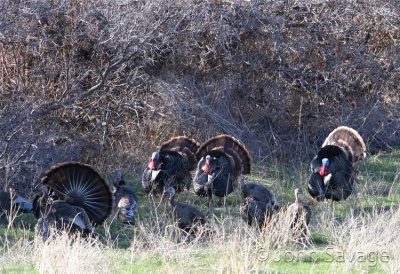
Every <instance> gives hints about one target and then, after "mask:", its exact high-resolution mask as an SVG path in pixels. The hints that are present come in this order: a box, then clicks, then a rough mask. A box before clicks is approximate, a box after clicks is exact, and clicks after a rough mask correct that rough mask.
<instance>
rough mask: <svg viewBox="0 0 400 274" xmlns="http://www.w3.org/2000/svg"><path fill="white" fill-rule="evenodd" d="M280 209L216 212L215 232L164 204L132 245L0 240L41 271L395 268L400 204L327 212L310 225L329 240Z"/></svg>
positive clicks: (10, 258)
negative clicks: (191, 231) (266, 223)
mask: <svg viewBox="0 0 400 274" xmlns="http://www.w3.org/2000/svg"><path fill="white" fill-rule="evenodd" d="M153 213H154V214H156V212H155V211H154V212H153ZM283 214H284V213H280V214H277V215H275V217H274V219H273V220H272V224H273V225H272V224H271V226H270V227H267V228H266V229H265V230H264V231H263V232H260V231H259V230H257V229H255V228H251V227H248V226H247V225H246V224H245V223H244V222H242V221H239V220H238V219H237V217H236V216H231V215H229V214H228V215H225V216H224V217H222V218H217V217H216V216H214V218H212V223H213V226H214V229H215V231H216V232H215V233H214V234H213V235H212V236H208V237H206V236H204V235H202V236H197V237H195V236H192V237H186V236H185V235H184V234H183V232H182V231H179V230H178V229H177V228H175V227H174V226H173V225H171V216H169V212H168V211H167V212H166V211H164V210H161V211H160V210H159V211H158V212H157V215H158V219H157V221H155V220H154V219H153V218H149V219H142V220H141V221H139V222H138V226H137V227H136V228H134V234H133V236H132V238H131V243H130V247H129V248H128V249H127V250H121V249H118V248H117V246H116V244H115V242H113V241H111V240H110V239H107V237H106V238H101V239H99V238H87V239H83V238H81V237H80V236H79V235H75V236H71V235H68V234H67V233H62V234H61V235H58V236H55V237H53V238H51V239H49V240H46V241H43V240H42V239H38V238H35V240H34V241H32V240H31V239H29V237H27V235H25V236H22V237H20V238H19V239H18V240H17V241H14V240H8V239H7V238H5V239H3V242H2V251H1V256H0V262H1V263H2V265H5V266H9V265H21V266H26V265H28V266H32V268H33V269H35V271H38V272H39V273H132V272H149V271H151V272H153V273H176V272H192V271H196V272H208V273H209V272H210V271H212V272H216V273H226V272H230V273H249V272H264V271H272V270H273V269H280V268H281V267H284V268H283V269H287V270H286V272H303V271H306V272H307V269H308V271H310V270H312V269H314V270H315V271H318V272H326V271H330V272H334V273H337V272H342V271H355V272H359V271H366V270H368V269H376V270H379V269H380V270H384V271H387V272H390V273H396V272H397V271H398V264H397V261H396V258H398V257H399V252H398V250H399V242H400V233H398V226H399V222H400V210H395V209H394V208H391V210H389V211H387V212H380V211H379V210H374V211H373V212H372V213H370V214H366V213H365V214H360V215H349V216H348V217H346V218H345V220H343V221H341V222H339V221H337V219H335V218H334V217H333V216H332V215H331V213H326V212H322V213H321V214H320V215H319V216H317V217H316V219H317V220H318V223H317V224H316V225H315V226H313V227H312V228H311V230H312V231H314V232H315V231H318V232H319V233H322V234H323V235H324V236H325V237H326V239H327V245H324V246H320V245H318V244H316V243H314V241H313V240H312V239H309V241H305V242H302V243H299V242H298V241H296V239H294V238H293V237H292V234H291V233H290V232H289V230H288V228H287V224H286V223H285V218H284V215H283ZM152 220H153V221H152ZM129 229H133V228H129ZM120 232H121V231H120ZM291 264H294V266H293V267H294V268H290V265H291ZM296 264H300V265H299V266H298V267H300V268H299V269H298V270H296ZM288 266H289V267H288Z"/></svg>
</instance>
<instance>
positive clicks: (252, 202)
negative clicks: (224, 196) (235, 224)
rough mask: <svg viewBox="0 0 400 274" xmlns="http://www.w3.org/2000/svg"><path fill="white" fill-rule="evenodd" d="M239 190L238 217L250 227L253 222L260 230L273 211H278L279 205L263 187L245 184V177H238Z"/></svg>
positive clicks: (273, 196) (272, 194)
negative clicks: (240, 197)
mask: <svg viewBox="0 0 400 274" xmlns="http://www.w3.org/2000/svg"><path fill="white" fill-rule="evenodd" d="M240 188H241V191H242V197H243V199H244V200H243V201H242V203H241V204H240V215H241V216H242V219H243V220H244V221H246V222H247V224H249V225H250V226H251V225H252V224H253V223H254V222H255V223H256V224H257V225H258V227H259V228H260V229H262V228H263V227H264V226H265V225H266V224H267V223H268V221H269V220H270V219H271V216H272V214H273V212H274V210H278V209H280V207H281V206H280V204H279V202H278V200H277V199H276V197H275V195H274V193H272V192H271V191H270V190H269V189H268V188H266V187H265V186H263V185H259V184H254V183H247V182H246V181H245V177H244V176H241V177H240Z"/></svg>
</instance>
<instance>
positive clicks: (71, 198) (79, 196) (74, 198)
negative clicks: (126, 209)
mask: <svg viewBox="0 0 400 274" xmlns="http://www.w3.org/2000/svg"><path fill="white" fill-rule="evenodd" d="M42 183H43V184H44V186H43V187H42V189H41V195H40V196H36V198H35V200H34V203H33V208H34V213H35V216H36V218H38V219H39V220H38V232H39V234H40V235H47V234H48V228H49V227H52V226H54V225H55V228H56V229H63V228H66V227H71V228H72V230H75V229H77V230H80V231H82V232H90V231H91V230H92V228H93V227H95V226H97V225H100V224H102V223H103V222H104V220H105V219H106V218H107V217H108V216H109V215H110V213H111V210H112V204H113V198H112V193H111V191H110V189H109V187H108V185H107V183H106V182H105V180H104V179H103V178H102V177H101V176H100V175H99V174H98V173H97V172H96V171H95V170H94V169H93V168H92V167H91V166H89V165H85V164H81V163H73V162H68V163H62V164H59V165H56V166H54V167H52V168H51V169H50V170H49V171H47V172H46V174H45V176H44V177H43V178H42Z"/></svg>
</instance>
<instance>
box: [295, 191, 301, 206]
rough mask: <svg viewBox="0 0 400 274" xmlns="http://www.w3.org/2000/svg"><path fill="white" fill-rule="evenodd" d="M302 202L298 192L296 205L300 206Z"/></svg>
mask: <svg viewBox="0 0 400 274" xmlns="http://www.w3.org/2000/svg"><path fill="white" fill-rule="evenodd" d="M300 202H301V200H300V198H299V193H298V192H296V204H300Z"/></svg>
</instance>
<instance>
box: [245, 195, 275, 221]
mask: <svg viewBox="0 0 400 274" xmlns="http://www.w3.org/2000/svg"><path fill="white" fill-rule="evenodd" d="M272 214H273V210H272V208H271V207H269V206H268V205H267V204H266V203H264V202H261V201H258V200H257V199H255V198H254V197H246V198H245V199H244V200H243V202H242V203H241V204H240V215H241V216H242V219H243V220H244V221H245V222H247V224H248V225H249V226H252V225H253V224H255V225H257V226H258V228H259V229H263V227H264V226H265V225H266V224H267V223H268V221H269V220H270V219H271V216H272Z"/></svg>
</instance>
